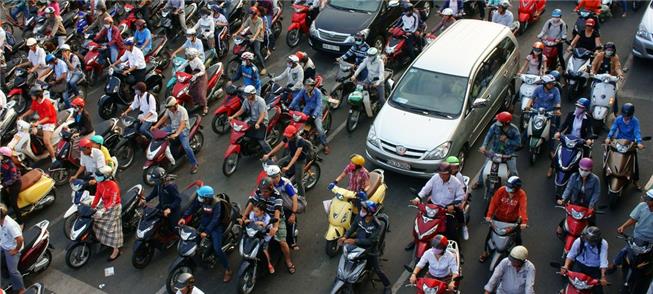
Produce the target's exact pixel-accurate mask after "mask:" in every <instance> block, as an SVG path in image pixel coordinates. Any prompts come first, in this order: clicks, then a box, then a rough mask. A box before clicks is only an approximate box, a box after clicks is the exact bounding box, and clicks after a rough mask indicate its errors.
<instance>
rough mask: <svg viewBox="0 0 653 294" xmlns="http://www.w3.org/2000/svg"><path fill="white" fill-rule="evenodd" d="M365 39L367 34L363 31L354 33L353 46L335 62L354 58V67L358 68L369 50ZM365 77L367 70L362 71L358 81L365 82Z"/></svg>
mask: <svg viewBox="0 0 653 294" xmlns="http://www.w3.org/2000/svg"><path fill="white" fill-rule="evenodd" d="M365 38H367V34H366V33H365V31H360V32H358V33H356V36H354V44H353V45H352V46H351V47H349V50H347V52H345V54H343V55H342V56H340V57H338V58H336V61H338V62H339V61H340V60H344V61H347V60H348V59H349V58H351V57H354V64H355V65H356V66H359V65H360V64H361V63H363V61H364V60H365V58H366V57H367V50H368V49H370V45H367V42H365ZM366 77H367V69H365V70H363V71H362V72H361V73H360V74H359V75H358V79H359V81H363V80H365V78H366Z"/></svg>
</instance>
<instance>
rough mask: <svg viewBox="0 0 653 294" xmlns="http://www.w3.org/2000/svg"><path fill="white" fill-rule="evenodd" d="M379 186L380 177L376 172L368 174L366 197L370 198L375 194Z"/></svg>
mask: <svg viewBox="0 0 653 294" xmlns="http://www.w3.org/2000/svg"><path fill="white" fill-rule="evenodd" d="M380 186H381V175H380V174H379V173H376V172H371V173H370V191H369V192H368V193H367V195H368V197H372V195H374V193H376V189H378V188H379V187H380Z"/></svg>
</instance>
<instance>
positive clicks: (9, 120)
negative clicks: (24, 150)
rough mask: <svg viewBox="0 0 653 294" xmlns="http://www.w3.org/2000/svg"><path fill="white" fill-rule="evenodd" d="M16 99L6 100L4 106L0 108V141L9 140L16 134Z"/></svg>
mask: <svg viewBox="0 0 653 294" xmlns="http://www.w3.org/2000/svg"><path fill="white" fill-rule="evenodd" d="M15 106H16V100H10V101H9V102H7V105H5V107H4V108H2V109H0V142H3V143H4V142H7V141H9V140H10V139H11V138H12V137H13V136H14V134H16V125H15V123H16V118H17V117H18V113H16V109H14V107H15Z"/></svg>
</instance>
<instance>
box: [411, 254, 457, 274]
mask: <svg viewBox="0 0 653 294" xmlns="http://www.w3.org/2000/svg"><path fill="white" fill-rule="evenodd" d="M427 263H428V265H429V274H430V275H431V276H433V277H436V278H444V277H447V276H450V275H457V274H458V261H457V260H456V256H455V255H453V253H451V252H449V251H446V250H445V251H444V254H442V256H440V258H437V257H436V256H435V251H434V249H433V248H431V249H429V250H426V252H424V255H422V257H421V258H420V259H419V262H418V263H417V267H418V268H424V266H426V264H427Z"/></svg>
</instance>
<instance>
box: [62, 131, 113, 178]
mask: <svg viewBox="0 0 653 294" xmlns="http://www.w3.org/2000/svg"><path fill="white" fill-rule="evenodd" d="M79 149H81V154H80V157H79V168H78V169H77V171H76V172H75V174H74V175H72V176H71V177H70V181H71V182H72V181H74V180H75V179H78V178H81V179H83V180H85V181H88V186H89V188H91V187H92V186H94V185H95V180H94V179H93V175H94V174H95V172H96V171H98V170H99V169H100V168H101V167H104V166H106V163H107V160H106V158H105V157H104V154H103V153H102V151H101V150H100V149H97V148H93V146H92V143H91V140H90V139H87V138H82V139H81V140H79ZM91 189H92V188H91Z"/></svg>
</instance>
